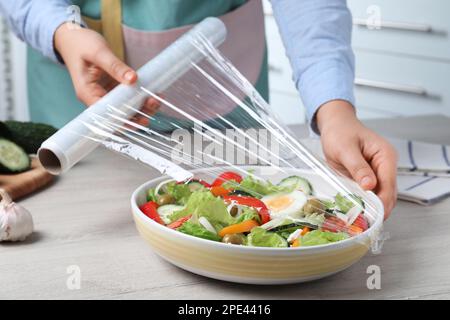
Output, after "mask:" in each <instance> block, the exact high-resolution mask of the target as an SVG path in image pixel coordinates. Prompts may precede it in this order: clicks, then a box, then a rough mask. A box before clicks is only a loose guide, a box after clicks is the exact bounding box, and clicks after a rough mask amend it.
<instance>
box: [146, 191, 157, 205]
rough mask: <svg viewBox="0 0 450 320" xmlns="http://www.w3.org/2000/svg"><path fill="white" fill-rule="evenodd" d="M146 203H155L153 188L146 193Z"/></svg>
mask: <svg viewBox="0 0 450 320" xmlns="http://www.w3.org/2000/svg"><path fill="white" fill-rule="evenodd" d="M147 201H153V202H157V201H158V198H157V197H156V193H155V188H150V189H148V191H147Z"/></svg>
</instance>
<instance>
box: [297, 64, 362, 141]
mask: <svg viewBox="0 0 450 320" xmlns="http://www.w3.org/2000/svg"><path fill="white" fill-rule="evenodd" d="M296 86H297V89H298V90H299V92H300V95H301V98H302V101H303V104H304V106H305V108H306V114H307V117H308V120H309V122H310V126H311V129H312V131H313V132H314V133H316V134H320V133H319V130H318V128H317V123H316V121H315V115H316V113H317V111H318V110H319V108H320V107H321V106H323V105H324V104H325V103H327V102H330V101H333V100H344V101H347V102H349V103H350V104H351V105H352V106H354V105H355V96H354V92H353V86H354V73H353V70H352V69H351V68H349V67H348V66H347V65H345V64H341V65H339V64H334V63H319V64H316V65H313V66H311V67H310V68H308V70H307V71H306V72H305V73H304V74H303V75H302V76H301V77H300V79H299V80H298V81H297V83H296Z"/></svg>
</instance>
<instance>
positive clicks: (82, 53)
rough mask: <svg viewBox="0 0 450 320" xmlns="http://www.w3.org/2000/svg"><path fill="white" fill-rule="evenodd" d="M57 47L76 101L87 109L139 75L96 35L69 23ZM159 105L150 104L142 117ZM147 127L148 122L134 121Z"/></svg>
mask: <svg viewBox="0 0 450 320" xmlns="http://www.w3.org/2000/svg"><path fill="white" fill-rule="evenodd" d="M54 46H55V49H56V50H57V52H58V53H59V54H60V56H61V58H62V59H63V61H64V63H65V65H66V66H67V69H68V71H69V73H70V76H71V78H72V82H73V86H74V89H75V93H76V96H77V98H78V99H79V100H80V101H81V102H83V103H84V104H85V105H86V106H90V105H93V104H94V103H96V102H97V101H98V100H100V99H101V98H102V97H103V96H104V95H106V94H107V93H108V91H110V90H112V89H113V88H114V87H115V86H116V85H117V84H119V83H121V84H127V85H131V84H134V83H135V82H136V81H137V79H138V75H137V73H136V71H134V70H133V69H132V68H130V67H129V66H127V65H126V64H125V63H124V62H122V61H121V60H120V59H119V58H118V57H116V56H115V55H114V53H113V52H112V51H111V49H110V48H109V46H108V43H107V42H106V40H105V39H104V38H103V37H102V36H101V35H100V34H99V33H97V32H95V31H93V30H90V29H85V28H81V27H78V26H75V25H74V24H72V23H70V22H67V23H65V24H63V25H61V26H60V27H59V28H58V29H57V30H56V32H55V36H54ZM158 106H159V104H158V103H156V101H154V100H153V99H149V100H147V102H146V103H145V105H144V106H143V109H142V111H143V113H145V114H148V115H153V114H155V113H156V111H157V109H158ZM134 121H135V122H137V123H138V124H140V125H143V126H147V125H148V124H149V119H148V118H147V117H145V116H138V117H135V119H134Z"/></svg>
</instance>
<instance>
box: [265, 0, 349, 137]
mask: <svg viewBox="0 0 450 320" xmlns="http://www.w3.org/2000/svg"><path fill="white" fill-rule="evenodd" d="M271 2H272V8H273V13H274V17H275V19H276V21H277V24H278V27H279V29H280V33H281V36H282V39H283V42H284V45H285V48H286V54H287V56H288V57H289V60H290V62H291V65H292V69H293V73H294V74H293V78H294V81H295V84H296V87H297V89H298V91H299V92H300V96H301V98H302V101H303V104H304V105H305V107H306V111H307V115H308V119H309V120H310V121H312V120H313V119H314V115H315V114H316V111H317V110H318V109H319V107H320V106H322V105H323V104H324V103H326V102H329V101H331V100H345V101H348V102H349V103H351V104H352V105H355V98H354V93H353V85H354V78H355V61H354V60H355V59H354V54H353V51H352V48H351V33H352V16H351V13H350V11H349V9H348V7H347V3H346V0H271ZM311 126H312V128H313V130H314V131H315V132H316V133H317V127H316V126H315V123H311Z"/></svg>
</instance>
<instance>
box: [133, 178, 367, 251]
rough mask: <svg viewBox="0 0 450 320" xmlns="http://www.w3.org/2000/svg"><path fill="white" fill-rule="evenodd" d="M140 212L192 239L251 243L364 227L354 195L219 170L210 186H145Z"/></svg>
mask: <svg viewBox="0 0 450 320" xmlns="http://www.w3.org/2000/svg"><path fill="white" fill-rule="evenodd" d="M147 201H148V202H147V203H145V204H144V205H142V206H140V210H141V211H142V212H143V213H144V214H145V215H146V216H147V217H149V218H150V219H153V220H154V221H156V222H158V223H160V224H162V225H164V226H166V227H167V228H170V229H174V230H177V231H178V232H182V233H185V234H188V235H191V236H194V237H198V238H203V239H207V240H211V241H218V242H224V243H228V244H232V245H243V246H254V247H274V248H288V247H308V246H316V245H322V244H328V243H332V242H337V241H341V240H344V239H347V238H349V237H352V236H355V235H357V234H360V233H362V232H364V231H365V230H367V229H368V228H369V223H368V221H367V219H366V217H365V216H364V202H363V201H362V199H361V198H359V197H358V196H356V195H345V196H344V195H342V194H339V193H338V194H336V196H335V197H334V198H330V199H324V198H318V197H316V196H314V192H313V188H312V186H311V183H310V182H309V181H308V180H307V179H305V178H303V177H300V176H290V177H288V178H285V179H283V180H281V181H280V182H279V183H278V184H273V183H272V182H270V181H265V180H258V179H256V178H255V177H254V176H253V175H252V174H249V175H247V176H246V177H242V176H241V175H239V174H238V173H236V172H231V171H227V172H223V173H222V174H220V175H219V176H218V177H217V178H216V179H215V180H214V181H213V182H212V183H211V184H210V183H208V182H206V181H204V180H200V179H191V180H189V181H186V182H176V181H174V180H167V181H164V182H162V183H160V184H159V185H158V186H157V187H156V188H152V189H149V190H148V193H147Z"/></svg>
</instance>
